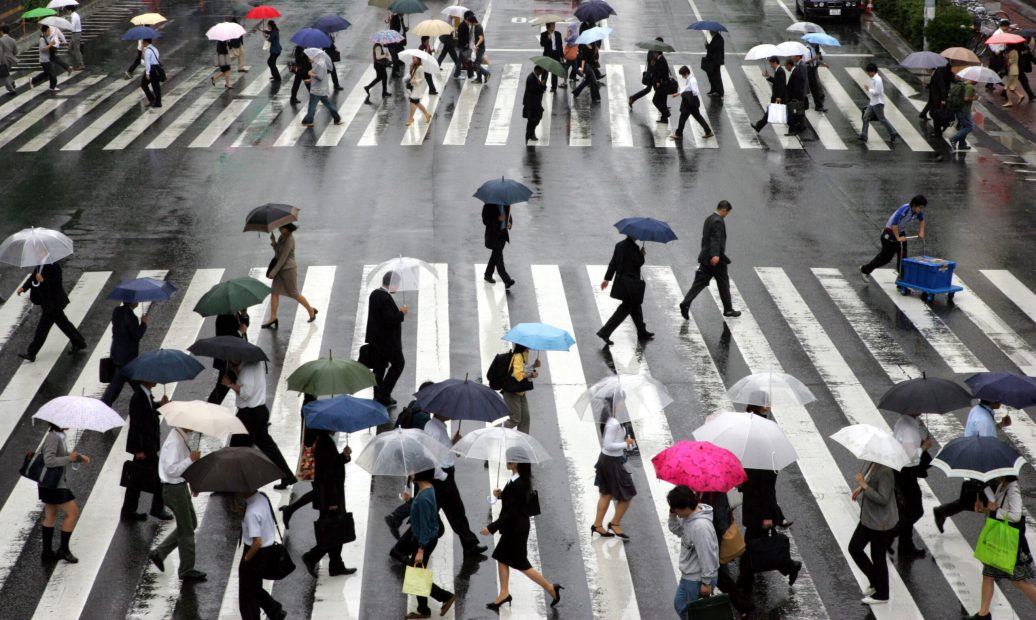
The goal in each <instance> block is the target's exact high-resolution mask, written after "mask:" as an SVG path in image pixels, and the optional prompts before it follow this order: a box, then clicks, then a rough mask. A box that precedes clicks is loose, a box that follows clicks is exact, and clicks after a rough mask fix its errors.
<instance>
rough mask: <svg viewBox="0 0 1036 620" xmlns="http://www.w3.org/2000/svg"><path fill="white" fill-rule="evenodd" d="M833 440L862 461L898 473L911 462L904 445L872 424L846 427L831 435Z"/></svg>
mask: <svg viewBox="0 0 1036 620" xmlns="http://www.w3.org/2000/svg"><path fill="white" fill-rule="evenodd" d="M831 439H834V440H835V441H837V442H838V443H840V444H842V445H843V446H845V448H846V449H847V450H849V452H852V453H853V455H854V456H855V457H856V458H858V459H860V460H861V461H870V462H872V463H880V464H882V465H887V466H888V467H891V468H892V469H895V470H897V471H898V470H900V469H903V467H905V466H906V465H907V464H909V462H910V457H909V456H907V453H906V451H905V450H903V445H902V444H900V443H899V442H898V441H896V438H895V437H893V436H892V433H890V432H888V431H885V430H882V429H880V428H877V427H875V426H871V425H870V424H853V425H852V426H846V427H845V428H843V429H842V430H840V431H838V432H837V433H835V434H834V435H831Z"/></svg>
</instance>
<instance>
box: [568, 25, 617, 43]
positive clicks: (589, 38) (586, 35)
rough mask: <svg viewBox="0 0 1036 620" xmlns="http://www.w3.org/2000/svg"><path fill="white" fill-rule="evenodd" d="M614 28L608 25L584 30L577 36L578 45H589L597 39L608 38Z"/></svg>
mask: <svg viewBox="0 0 1036 620" xmlns="http://www.w3.org/2000/svg"><path fill="white" fill-rule="evenodd" d="M611 33H612V29H611V28H608V27H607V26H595V27H593V28H588V29H586V30H584V31H583V34H581V35H579V36H578V37H576V45H589V44H591V43H593V42H595V41H600V40H602V39H607V38H608V35H610V34H611Z"/></svg>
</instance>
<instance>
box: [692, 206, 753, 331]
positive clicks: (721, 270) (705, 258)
mask: <svg viewBox="0 0 1036 620" xmlns="http://www.w3.org/2000/svg"><path fill="white" fill-rule="evenodd" d="M733 208H734V207H732V206H731V205H730V203H729V202H727V201H726V200H720V201H719V205H717V206H716V211H715V213H713V214H712V215H710V216H709V217H707V218H705V226H704V227H703V228H702V232H701V252H699V253H698V271H697V272H695V274H694V283H693V284H691V290H689V291H687V296H686V297H684V298H683V301H682V302H680V314H681V315H683V318H685V319H690V318H691V315H690V310H691V302H692V301H694V298H695V297H697V296H698V293H700V292H702V291H703V290H705V288H706V287H708V286H709V281H710V280H712V279H713V278H716V286H717V287H718V288H719V298H720V299H721V300H722V301H723V316H728V317H737V316H741V313H740V312H739V311H737V310H734V306H733V304H732V303H731V301H730V279H729V278H728V277H727V265H729V264H730V259H729V258H727V226H726V224H724V223H723V220H724V218H726V217H727V216H728V215H730V211H731V209H733Z"/></svg>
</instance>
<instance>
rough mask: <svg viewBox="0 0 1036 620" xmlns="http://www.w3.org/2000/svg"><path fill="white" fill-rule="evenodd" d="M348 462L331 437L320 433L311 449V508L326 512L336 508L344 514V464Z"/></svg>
mask: <svg viewBox="0 0 1036 620" xmlns="http://www.w3.org/2000/svg"><path fill="white" fill-rule="evenodd" d="M348 462H349V459H347V458H346V457H345V456H344V455H343V454H342V453H341V452H339V451H338V446H337V445H335V441H334V440H333V439H331V436H330V435H329V434H327V433H320V434H319V435H318V436H317V441H316V445H315V446H314V448H313V491H314V492H315V493H316V499H315V500H314V502H313V507H314V508H316V509H317V510H327V509H328V508H330V507H331V506H338V510H339V511H341V512H345V464H346V463H348Z"/></svg>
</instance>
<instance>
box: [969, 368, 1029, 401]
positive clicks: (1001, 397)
mask: <svg viewBox="0 0 1036 620" xmlns="http://www.w3.org/2000/svg"><path fill="white" fill-rule="evenodd" d="M964 383H967V384H968V387H969V388H971V394H972V395H973V396H974V397H975V398H981V399H982V400H991V401H994V402H999V403H1004V404H1005V405H1008V406H1011V407H1015V408H1016V409H1024V408H1026V407H1032V406H1033V405H1036V379H1034V378H1033V377H1026V376H1023V375H1016V374H1014V373H1011V372H980V373H978V374H974V375H971V376H970V377H968V378H967V379H965V380H964Z"/></svg>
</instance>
